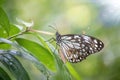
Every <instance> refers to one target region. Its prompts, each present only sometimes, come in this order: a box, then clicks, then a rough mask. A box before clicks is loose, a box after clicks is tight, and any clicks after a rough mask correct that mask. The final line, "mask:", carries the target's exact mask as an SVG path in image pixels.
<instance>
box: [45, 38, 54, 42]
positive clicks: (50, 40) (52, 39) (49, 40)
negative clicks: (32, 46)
mask: <svg viewBox="0 0 120 80" xmlns="http://www.w3.org/2000/svg"><path fill="white" fill-rule="evenodd" d="M53 41H56V40H55V38H53V37H52V38H50V39H48V40H46V41H45V42H50V43H52V42H53Z"/></svg>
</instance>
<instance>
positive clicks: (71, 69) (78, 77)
mask: <svg viewBox="0 0 120 80" xmlns="http://www.w3.org/2000/svg"><path fill="white" fill-rule="evenodd" d="M66 66H67V68H68V70H69V71H70V73H71V74H72V76H73V77H74V78H75V80H81V77H80V76H79V74H78V73H77V72H76V71H75V70H74V68H73V67H72V66H71V65H70V63H66Z"/></svg>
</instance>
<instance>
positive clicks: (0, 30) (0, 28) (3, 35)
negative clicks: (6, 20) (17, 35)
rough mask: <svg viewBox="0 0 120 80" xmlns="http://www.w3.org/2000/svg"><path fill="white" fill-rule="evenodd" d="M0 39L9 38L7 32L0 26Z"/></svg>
mask: <svg viewBox="0 0 120 80" xmlns="http://www.w3.org/2000/svg"><path fill="white" fill-rule="evenodd" d="M0 37H2V38H6V37H7V33H6V31H5V30H4V28H3V27H1V26H0Z"/></svg>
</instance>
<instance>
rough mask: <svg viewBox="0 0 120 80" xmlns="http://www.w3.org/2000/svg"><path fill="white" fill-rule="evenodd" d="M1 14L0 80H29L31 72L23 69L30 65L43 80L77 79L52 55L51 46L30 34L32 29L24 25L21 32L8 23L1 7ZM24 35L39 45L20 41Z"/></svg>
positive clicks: (28, 41)
mask: <svg viewBox="0 0 120 80" xmlns="http://www.w3.org/2000/svg"><path fill="white" fill-rule="evenodd" d="M0 14H2V15H0V28H1V30H0V34H1V35H0V79H2V80H32V76H30V75H31V74H30V73H32V72H30V71H29V70H30V69H29V68H28V69H27V68H26V67H25V66H27V65H28V64H29V63H30V64H33V65H34V66H35V67H36V68H37V69H38V70H39V71H40V73H42V75H41V74H39V75H40V77H39V78H41V79H42V80H56V79H57V80H58V79H60V80H61V79H62V80H72V75H73V76H74V78H76V79H78V80H79V79H80V77H79V76H78V75H77V74H76V73H77V72H76V71H75V70H74V69H73V68H72V66H71V65H70V64H69V65H67V66H68V67H67V66H66V65H65V64H64V63H63V62H62V61H61V59H60V58H59V56H58V53H57V52H54V50H55V48H54V47H53V46H52V44H50V43H49V44H48V43H47V42H45V40H44V39H43V38H42V37H41V36H40V35H38V33H34V32H30V30H29V29H30V28H31V27H26V26H24V27H25V28H24V29H22V30H20V29H19V28H18V27H17V26H15V25H14V24H12V23H10V21H9V19H8V17H7V14H6V13H5V11H4V10H3V9H2V8H0ZM4 32H5V33H4ZM29 32H30V33H29ZM28 33H29V34H28ZM25 34H28V35H34V37H36V38H37V39H38V40H39V42H40V43H39V42H35V41H32V40H29V39H25V38H19V36H22V35H25ZM25 60H28V63H24V62H25ZM69 67H70V68H69ZM68 68H69V70H71V71H70V72H69V71H68ZM29 72H30V73H29ZM72 72H74V73H72ZM74 74H76V75H74ZM34 79H35V78H34Z"/></svg>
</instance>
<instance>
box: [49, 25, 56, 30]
mask: <svg viewBox="0 0 120 80" xmlns="http://www.w3.org/2000/svg"><path fill="white" fill-rule="evenodd" d="M49 27H51V28H52V29H54V30H55V31H58V30H57V27H56V28H55V27H53V26H52V25H49Z"/></svg>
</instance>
